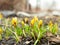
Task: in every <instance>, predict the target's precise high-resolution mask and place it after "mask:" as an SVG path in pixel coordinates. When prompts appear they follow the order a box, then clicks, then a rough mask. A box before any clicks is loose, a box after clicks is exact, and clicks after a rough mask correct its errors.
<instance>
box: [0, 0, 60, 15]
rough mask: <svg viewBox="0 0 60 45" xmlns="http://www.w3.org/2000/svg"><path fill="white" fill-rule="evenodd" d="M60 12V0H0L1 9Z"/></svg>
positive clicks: (28, 11)
mask: <svg viewBox="0 0 60 45" xmlns="http://www.w3.org/2000/svg"><path fill="white" fill-rule="evenodd" d="M7 10H8V11H15V12H19V11H21V12H27V13H39V14H40V13H44V14H45V13H51V14H56V15H58V14H60V13H59V12H60V0H0V11H7Z"/></svg>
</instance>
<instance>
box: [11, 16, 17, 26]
mask: <svg viewBox="0 0 60 45" xmlns="http://www.w3.org/2000/svg"><path fill="white" fill-rule="evenodd" d="M11 22H12V25H13V26H16V25H17V18H16V17H15V18H12V21H11Z"/></svg>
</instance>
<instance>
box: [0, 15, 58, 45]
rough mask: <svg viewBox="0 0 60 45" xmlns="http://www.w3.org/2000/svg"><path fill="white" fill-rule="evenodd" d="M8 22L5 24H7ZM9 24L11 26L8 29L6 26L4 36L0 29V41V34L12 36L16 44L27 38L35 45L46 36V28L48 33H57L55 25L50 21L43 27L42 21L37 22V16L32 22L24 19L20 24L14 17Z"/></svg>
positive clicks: (56, 25)
mask: <svg viewBox="0 0 60 45" xmlns="http://www.w3.org/2000/svg"><path fill="white" fill-rule="evenodd" d="M1 17H2V16H0V18H1ZM8 20H9V19H8ZM9 21H10V20H9ZM9 21H6V22H7V23H8V22H9ZM20 21H21V20H20ZM28 21H30V23H28ZM9 24H11V26H9V27H8V26H6V28H5V34H4V33H3V30H2V28H0V39H1V34H4V35H6V37H9V36H12V37H14V38H15V39H16V41H17V42H18V41H20V37H22V36H23V37H28V36H29V37H31V38H33V39H34V41H35V43H34V45H36V44H37V43H38V41H40V39H41V38H42V37H43V36H44V35H45V34H46V31H47V27H48V31H50V32H52V33H54V34H55V33H57V32H58V24H57V23H55V24H54V23H53V22H52V21H49V23H48V25H44V23H43V20H42V19H40V20H38V17H37V16H35V17H34V18H32V20H29V19H28V18H24V19H23V20H22V21H21V22H19V21H18V19H17V17H14V18H12V20H11V23H9ZM29 24H30V25H29ZM7 25H8V24H7Z"/></svg>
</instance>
